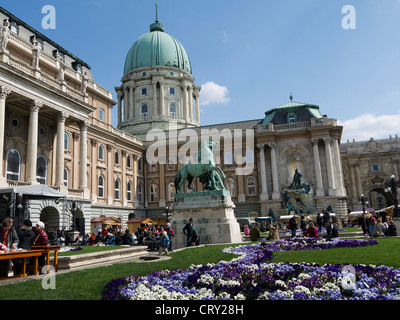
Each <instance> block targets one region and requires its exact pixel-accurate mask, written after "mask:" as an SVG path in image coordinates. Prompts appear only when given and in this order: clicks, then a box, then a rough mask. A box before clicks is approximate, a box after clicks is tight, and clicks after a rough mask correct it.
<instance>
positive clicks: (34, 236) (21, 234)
mask: <svg viewBox="0 0 400 320" xmlns="http://www.w3.org/2000/svg"><path fill="white" fill-rule="evenodd" d="M44 228H45V225H44V223H43V222H42V221H38V222H36V224H35V225H33V224H32V221H31V220H29V219H27V220H25V221H24V222H23V224H22V226H21V228H19V229H18V230H17V229H16V228H15V227H14V219H12V218H10V217H7V218H5V219H4V220H3V221H2V223H1V226H0V250H1V251H6V252H9V251H16V250H18V249H25V250H31V249H32V246H46V245H47V244H48V243H49V241H48V236H47V234H46V231H45V230H44ZM31 264H32V258H31V257H28V258H26V265H27V270H28V273H29V266H30V265H31ZM38 265H39V271H40V269H41V268H42V267H43V266H44V265H45V254H42V255H41V256H39V257H38ZM10 270H13V273H14V275H20V274H21V272H22V258H17V259H5V260H0V278H7V277H8V275H9V272H10Z"/></svg>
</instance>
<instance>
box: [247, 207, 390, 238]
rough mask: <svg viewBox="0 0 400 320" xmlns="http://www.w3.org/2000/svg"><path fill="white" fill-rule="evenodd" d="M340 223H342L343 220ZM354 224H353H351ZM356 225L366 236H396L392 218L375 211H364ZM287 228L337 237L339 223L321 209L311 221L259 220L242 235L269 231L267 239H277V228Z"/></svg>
mask: <svg viewBox="0 0 400 320" xmlns="http://www.w3.org/2000/svg"><path fill="white" fill-rule="evenodd" d="M341 222H342V225H343V221H341ZM353 225H354V224H353ZM355 226H356V227H360V228H361V229H362V231H363V234H364V236H366V237H390V236H397V230H396V225H395V224H394V222H393V219H392V218H391V217H390V216H389V215H386V214H381V215H379V216H378V214H376V213H366V214H363V215H362V216H360V217H359V218H358V219H357V223H356V224H355ZM279 228H280V229H283V230H289V231H290V234H291V237H292V238H293V237H296V236H298V232H299V230H300V232H301V235H302V236H303V237H309V238H320V237H323V238H327V239H332V238H337V237H339V224H338V220H337V218H336V217H335V216H333V217H331V215H330V213H329V212H328V211H327V210H325V209H323V210H322V212H320V213H318V214H317V216H316V219H315V220H314V221H313V220H311V219H309V218H307V217H305V216H304V215H300V216H298V215H293V216H292V217H290V219H289V221H288V222H287V223H284V222H282V221H280V222H278V223H277V222H274V221H272V222H267V223H266V222H261V223H258V222H256V223H254V224H253V225H252V227H249V225H246V224H245V225H244V230H243V232H244V235H245V236H250V240H251V241H257V240H259V239H260V238H261V233H262V232H266V231H269V236H268V237H267V240H279V235H278V232H277V230H278V229H279Z"/></svg>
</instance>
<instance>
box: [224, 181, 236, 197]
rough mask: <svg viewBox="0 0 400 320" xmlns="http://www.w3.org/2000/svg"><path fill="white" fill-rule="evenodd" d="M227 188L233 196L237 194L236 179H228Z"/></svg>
mask: <svg viewBox="0 0 400 320" xmlns="http://www.w3.org/2000/svg"><path fill="white" fill-rule="evenodd" d="M226 189H227V190H228V191H229V193H230V194H231V197H234V196H235V180H233V179H232V178H228V179H226Z"/></svg>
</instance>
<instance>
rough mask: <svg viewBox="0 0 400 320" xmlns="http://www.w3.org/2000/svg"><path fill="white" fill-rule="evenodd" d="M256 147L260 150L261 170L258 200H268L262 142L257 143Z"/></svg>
mask: <svg viewBox="0 0 400 320" xmlns="http://www.w3.org/2000/svg"><path fill="white" fill-rule="evenodd" d="M257 147H258V149H259V150H260V170H261V195H260V200H268V199H269V197H268V189H267V173H266V172H267V171H266V168H265V154H264V151H265V150H264V148H265V145H264V144H259V145H258V146H257Z"/></svg>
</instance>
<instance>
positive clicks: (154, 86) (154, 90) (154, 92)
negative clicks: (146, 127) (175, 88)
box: [150, 80, 159, 116]
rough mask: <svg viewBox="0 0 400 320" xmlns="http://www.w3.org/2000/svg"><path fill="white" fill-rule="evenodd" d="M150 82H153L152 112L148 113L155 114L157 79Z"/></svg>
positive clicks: (156, 112) (156, 111) (156, 109)
mask: <svg viewBox="0 0 400 320" xmlns="http://www.w3.org/2000/svg"><path fill="white" fill-rule="evenodd" d="M152 84H153V108H152V111H153V112H151V113H150V115H153V116H155V115H157V114H159V112H158V103H157V81H154V80H153V82H152Z"/></svg>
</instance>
